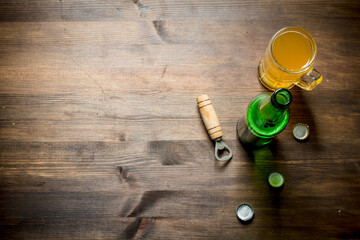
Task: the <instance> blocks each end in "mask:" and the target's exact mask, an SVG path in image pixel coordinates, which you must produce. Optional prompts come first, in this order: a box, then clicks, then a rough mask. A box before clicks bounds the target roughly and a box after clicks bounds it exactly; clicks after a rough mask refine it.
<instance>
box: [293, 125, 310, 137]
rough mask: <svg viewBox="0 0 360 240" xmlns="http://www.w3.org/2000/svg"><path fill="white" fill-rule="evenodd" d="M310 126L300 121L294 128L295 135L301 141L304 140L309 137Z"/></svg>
mask: <svg viewBox="0 0 360 240" xmlns="http://www.w3.org/2000/svg"><path fill="white" fill-rule="evenodd" d="M309 134H310V128H309V126H308V125H307V124H305V123H298V124H296V125H295V126H294V128H293V135H294V137H295V138H296V139H297V140H299V141H304V140H306V139H307V138H308V137H309Z"/></svg>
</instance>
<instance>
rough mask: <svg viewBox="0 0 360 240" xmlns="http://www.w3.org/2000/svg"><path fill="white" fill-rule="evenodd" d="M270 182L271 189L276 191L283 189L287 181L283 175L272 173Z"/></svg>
mask: <svg viewBox="0 0 360 240" xmlns="http://www.w3.org/2000/svg"><path fill="white" fill-rule="evenodd" d="M268 182H269V184H270V186H271V187H273V188H275V189H281V188H282V187H283V186H284V183H285V180H284V177H283V175H281V174H280V173H278V172H273V173H270V175H269V178H268Z"/></svg>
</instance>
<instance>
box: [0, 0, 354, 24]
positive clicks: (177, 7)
mask: <svg viewBox="0 0 360 240" xmlns="http://www.w3.org/2000/svg"><path fill="white" fill-rule="evenodd" d="M309 6H311V7H309ZM359 7H360V6H359V3H358V1H337V2H332V3H329V1H326V0H318V1H309V0H307V1H303V2H300V1H297V2H293V3H291V4H289V3H288V2H286V1H277V2H273V1H258V2H252V1H237V0H226V1H201V2H196V3H195V2H193V1H191V0H186V1H181V2H179V1H176V0H168V1H162V0H156V1H149V0H145V1H143V0H141V1H140V0H135V1H133V0H131V1H128V0H121V1H113V0H107V1H105V2H103V1H97V0H87V1H75V0H71V1H57V0H52V1H44V0H36V1H32V2H31V3H30V2H27V1H24V0H13V1H11V2H8V1H2V3H1V4H0V16H1V21H5V22H7V21H14V22H20V21H21V22H35V21H62V22H63V21H86V20H91V21H115V20H122V19H131V20H134V19H136V20H140V19H143V18H145V19H156V20H167V19H177V20H184V19H219V20H237V19H259V18H262V19H272V18H278V19H283V20H285V19H286V18H285V17H284V15H282V14H278V13H279V12H282V13H285V14H287V15H288V18H290V19H296V16H297V15H299V16H301V17H310V18H315V19H320V18H328V15H327V14H328V13H331V14H332V17H333V18H339V17H340V18H341V17H343V16H354V17H358V14H357V13H358V9H359ZM319 9H322V10H323V11H320V10H319ZM287 15H285V16H287Z"/></svg>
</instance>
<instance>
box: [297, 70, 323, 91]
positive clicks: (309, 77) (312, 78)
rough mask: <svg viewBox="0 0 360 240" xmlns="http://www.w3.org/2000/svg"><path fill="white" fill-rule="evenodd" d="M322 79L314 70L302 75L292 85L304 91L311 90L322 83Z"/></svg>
mask: <svg viewBox="0 0 360 240" xmlns="http://www.w3.org/2000/svg"><path fill="white" fill-rule="evenodd" d="M322 79H323V77H322V75H321V73H319V72H318V71H317V70H316V69H315V68H312V69H310V71H308V72H307V73H305V74H304V75H302V76H301V77H300V78H299V79H298V80H297V81H296V82H295V83H294V84H295V85H296V86H298V87H301V88H302V89H305V90H308V91H310V90H313V89H314V88H315V87H316V86H317V85H319V84H320V83H321V81H322Z"/></svg>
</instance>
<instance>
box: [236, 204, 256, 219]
mask: <svg viewBox="0 0 360 240" xmlns="http://www.w3.org/2000/svg"><path fill="white" fill-rule="evenodd" d="M254 214H255V213H254V209H253V208H252V207H251V206H250V205H249V204H247V203H242V204H240V205H239V206H238V207H237V209H236V216H237V217H238V219H239V220H240V221H241V222H242V223H248V222H250V221H251V220H252V219H253V218H254Z"/></svg>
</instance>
